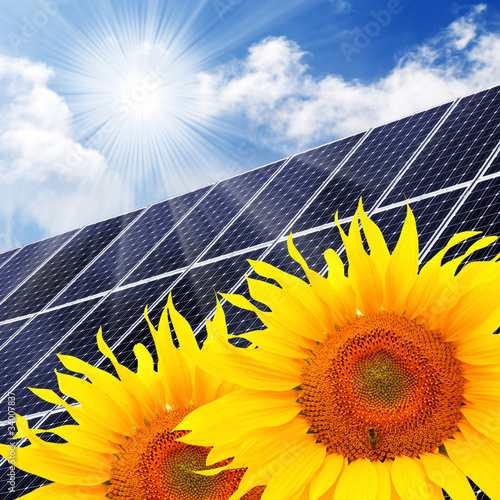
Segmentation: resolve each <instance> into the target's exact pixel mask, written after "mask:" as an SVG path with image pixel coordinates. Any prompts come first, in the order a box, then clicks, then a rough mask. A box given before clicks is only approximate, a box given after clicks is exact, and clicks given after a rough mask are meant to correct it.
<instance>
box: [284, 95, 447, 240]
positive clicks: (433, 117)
mask: <svg viewBox="0 0 500 500" xmlns="http://www.w3.org/2000/svg"><path fill="white" fill-rule="evenodd" d="M449 106H450V105H449V104H446V105H443V106H439V107H436V108H433V109H430V110H428V111H423V112H422V113H418V114H416V115H413V116H410V117H408V118H403V119H401V120H397V121H395V122H392V123H389V124H387V125H383V126H381V127H377V128H376V129H374V130H372V132H371V133H370V134H369V135H368V137H367V138H366V139H365V141H364V142H363V143H362V144H361V145H360V146H359V148H358V149H357V150H356V151H355V152H354V154H353V155H352V156H351V157H350V158H349V160H347V162H346V164H345V165H344V166H343V167H342V169H341V170H340V172H338V173H337V174H336V175H335V177H334V178H333V179H332V180H331V181H330V182H329V183H328V185H327V186H325V188H324V189H323V190H322V191H321V193H319V195H318V196H317V198H316V199H315V200H314V201H313V202H312V204H311V206H310V207H309V208H308V209H307V210H306V211H305V212H304V214H303V215H302V216H301V217H300V219H299V220H298V221H297V222H296V223H295V224H294V225H293V227H292V229H293V230H294V231H304V230H306V229H310V228H311V227H314V226H320V225H322V224H326V223H329V222H333V221H334V220H335V212H336V211H337V210H338V211H339V214H340V217H341V218H344V217H348V216H349V215H350V214H353V213H354V212H355V210H356V207H357V205H358V202H359V198H360V197H361V196H362V197H363V204H364V207H365V210H370V208H371V207H373V206H374V204H375V202H376V201H377V200H378V198H380V197H381V196H382V194H383V193H384V191H385V190H386V189H387V188H388V186H389V184H390V183H391V182H392V181H393V180H394V177H395V176H396V175H397V174H398V173H399V171H400V170H401V169H402V168H403V167H404V165H405V163H406V162H407V161H408V160H409V159H410V157H411V156H412V154H413V153H415V151H416V150H417V149H418V147H419V146H420V144H421V143H422V141H423V140H424V139H425V138H426V137H427V136H428V135H429V133H430V132H431V130H432V129H433V128H434V126H435V125H436V124H437V122H438V121H439V120H440V119H441V117H442V116H443V114H444V113H445V111H446V110H447V109H448V108H449ZM402 200H404V197H403V195H401V196H400V197H399V199H398V200H397V201H402Z"/></svg>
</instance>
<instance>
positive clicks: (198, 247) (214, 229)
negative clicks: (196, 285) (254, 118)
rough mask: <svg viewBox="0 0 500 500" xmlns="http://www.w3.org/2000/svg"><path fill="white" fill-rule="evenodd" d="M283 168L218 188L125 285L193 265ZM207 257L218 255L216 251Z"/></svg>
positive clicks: (253, 173) (247, 175) (243, 177)
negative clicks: (253, 197)
mask: <svg viewBox="0 0 500 500" xmlns="http://www.w3.org/2000/svg"><path fill="white" fill-rule="evenodd" d="M282 164H283V161H279V162H276V163H273V164H271V165H267V166H265V167H263V168H259V169H256V170H252V171H250V172H247V173H245V174H241V175H238V176H236V177H232V178H231V179H227V180H226V181H223V182H221V183H219V184H217V185H216V186H215V188H214V189H213V190H212V191H211V192H210V194H209V195H208V196H207V197H206V198H205V199H203V200H202V202H201V203H200V204H199V205H197V206H196V207H195V209H194V210H193V211H192V212H191V213H190V214H189V215H188V216H187V217H186V218H185V219H184V220H183V221H182V223H181V224H179V226H177V227H176V228H175V231H174V232H172V233H171V234H169V235H168V236H167V238H166V239H165V241H164V242H163V243H162V244H161V245H160V246H158V247H157V248H156V250H155V251H154V252H152V253H151V255H149V256H148V257H147V258H146V259H145V261H144V262H143V263H142V264H141V265H140V266H139V267H138V268H137V269H136V270H134V272H133V273H132V274H131V276H129V277H128V278H127V279H126V280H125V283H133V282H136V281H139V280H142V279H146V278H148V277H151V276H156V275H159V274H162V273H166V272H168V271H172V270H173V269H178V268H182V267H184V266H187V265H189V264H191V263H192V262H194V261H195V260H196V259H197V258H198V257H199V256H200V254H201V253H202V252H203V251H204V250H205V249H206V248H207V246H208V245H209V244H210V243H212V241H213V240H214V239H215V237H216V236H217V235H218V234H219V233H220V232H221V231H222V229H223V228H224V227H225V226H227V225H228V224H229V222H230V221H231V219H232V218H233V217H234V216H235V215H236V214H237V213H238V211H240V210H241V209H242V208H243V207H244V205H245V204H246V203H247V202H248V201H249V200H250V198H251V197H252V196H253V195H255V194H256V193H257V192H258V190H259V189H260V188H261V187H262V186H263V185H264V184H265V183H266V181H268V180H269V178H270V177H271V176H272V175H273V174H274V173H275V172H276V171H277V170H278V169H279V168H280V167H281V165H282ZM224 240H225V237H224ZM210 255H212V256H216V255H219V253H218V252H217V251H215V253H214V252H211V253H210Z"/></svg>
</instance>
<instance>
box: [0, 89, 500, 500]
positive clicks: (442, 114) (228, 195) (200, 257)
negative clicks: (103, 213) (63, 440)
mask: <svg viewBox="0 0 500 500" xmlns="http://www.w3.org/2000/svg"><path fill="white" fill-rule="evenodd" d="M499 151H500V87H495V88H491V89H487V90H484V91H482V92H478V93H476V94H472V95H469V96H465V97H463V98H460V99H457V100H455V101H454V102H451V103H447V104H443V105H442V106H437V107H435V108H432V109H429V110H426V111H422V112H420V113H417V114H415V115H412V116H409V117H405V118H401V119H399V120H395V121H393V122H391V123H388V124H385V125H381V126H379V127H376V128H373V129H370V130H368V131H366V132H363V133H359V134H356V135H354V136H351V137H347V138H345V139H340V140H336V141H334V142H331V143H329V144H325V145H322V146H319V147H317V148H313V149H311V150H308V151H305V152H302V153H298V154H295V155H292V156H290V157H288V158H285V159H283V160H280V161H278V162H275V163H271V164H269V165H265V166H263V167H260V168H257V169H255V170H252V171H250V172H246V173H244V174H240V175H238V176H235V177H232V178H230V179H227V180H225V181H221V182H218V183H216V184H214V185H212V186H207V187H205V188H202V189H199V190H197V191H194V192H192V193H187V194H185V195H182V196H178V197H175V198H172V199H170V200H166V201H164V202H160V203H156V204H153V205H151V206H149V207H146V208H144V209H140V210H136V211H134V212H131V213H129V214H125V215H122V216H119V217H114V218H111V219H107V220H105V221H102V222H99V223H97V224H92V225H89V226H85V227H83V228H81V229H79V230H75V231H71V232H68V233H65V234H63V235H60V236H56V237H54V238H48V239H46V240H43V241H40V242H37V243H33V244H30V245H26V246H24V247H22V248H20V249H16V250H11V251H9V252H5V253H3V254H0V342H1V343H0V345H1V346H2V348H1V349H0V364H1V366H2V367H3V371H2V376H1V378H0V386H1V388H2V394H3V395H2V398H0V402H2V401H4V400H5V398H6V396H7V393H8V392H9V391H13V392H15V394H16V411H17V412H18V413H20V414H22V415H25V416H26V417H27V418H28V420H29V421H30V423H31V425H32V426H34V427H36V426H42V427H43V426H52V425H62V424H63V423H68V422H71V418H70V417H69V416H68V415H67V414H66V412H64V411H61V410H60V409H58V408H54V407H52V406H51V405H49V404H46V403H44V402H43V401H41V400H39V399H38V398H35V397H34V396H33V395H32V394H31V393H30V391H28V390H27V389H26V387H28V386H34V387H45V388H53V389H55V388H56V378H55V375H54V372H53V370H54V368H57V369H58V370H60V371H64V369H63V367H62V366H61V365H60V363H59V362H58V360H57V358H56V356H55V353H56V352H60V353H64V354H72V355H75V356H78V357H80V358H82V359H84V360H85V361H87V362H89V363H92V364H95V365H97V366H100V367H102V368H105V369H107V370H110V371H112V367H111V364H110V363H109V361H108V360H107V358H104V357H103V356H102V355H101V354H100V352H99V351H98V349H97V346H96V342H95V335H96V333H97V330H98V328H99V327H100V326H102V327H103V332H104V338H105V340H106V341H107V343H108V345H110V346H111V347H112V348H113V350H114V352H115V353H116V355H117V357H118V359H119V361H120V362H121V363H123V364H125V365H127V366H129V367H130V368H132V369H134V368H135V358H134V356H133V354H132V345H133V344H134V343H136V342H143V343H144V344H145V345H146V346H147V347H152V339H151V337H150V335H149V330H148V327H147V324H146V322H145V320H144V318H143V311H144V306H145V305H146V304H148V310H149V311H150V317H151V319H152V321H153V323H157V322H158V320H159V317H160V314H161V311H162V309H163V307H164V305H165V303H166V300H167V295H168V293H169V292H170V291H171V292H172V294H173V297H174V303H175V304H176V307H177V308H178V309H179V311H180V312H181V313H182V314H183V315H185V316H186V318H187V319H188V320H189V321H190V323H191V324H192V326H193V328H194V329H195V331H196V332H198V337H199V339H200V340H201V339H202V338H203V335H204V333H203V330H204V328H203V327H204V318H205V317H207V316H209V315H211V314H213V312H214V306H215V294H214V290H216V291H221V292H233V293H242V294H244V295H246V294H247V292H246V285H245V283H244V276H245V274H251V273H252V271H251V268H250V266H249V264H248V263H247V259H261V260H266V261H267V262H270V263H272V264H274V265H277V266H279V267H280V268H282V269H284V270H285V271H288V272H291V273H293V274H295V275H297V276H299V277H304V276H303V273H302V270H301V268H300V266H298V265H297V264H296V263H295V262H294V261H293V260H292V259H291V258H290V257H289V255H288V252H287V250H286V239H287V236H288V234H289V233H290V231H293V234H294V242H295V244H296V246H297V248H298V249H299V250H300V251H301V252H302V254H303V255H304V256H305V258H306V260H307V261H308V263H309V265H310V267H311V268H312V269H315V270H316V271H317V272H320V273H325V272H326V267H325V262H324V259H323V253H324V250H325V249H326V248H328V247H331V248H333V249H335V250H336V251H337V252H339V254H340V255H341V257H342V258H343V259H344V260H345V255H344V253H343V247H342V241H341V238H340V236H339V232H338V229H337V228H336V227H335V223H334V215H335V211H336V210H339V215H340V219H341V223H342V224H344V225H347V224H348V223H349V222H350V219H351V218H352V215H353V213H354V210H355V207H356V205H357V203H358V199H359V197H360V196H363V201H364V206H365V209H366V210H367V211H368V213H369V215H370V216H371V217H372V218H373V220H374V221H375V222H376V223H377V224H378V225H379V227H380V228H381V229H382V232H383V234H384V236H385V238H386V241H387V243H388V245H389V248H391V249H392V248H393V247H394V245H395V244H396V241H397V237H398V235H399V232H400V229H401V226H402V223H403V220H404V215H405V211H406V200H408V202H409V203H410V206H411V208H412V210H413V212H414V214H415V218H416V221H417V227H418V230H419V245H420V255H421V259H422V261H426V260H428V259H429V258H430V257H431V256H432V255H433V253H434V252H435V251H437V249H440V248H442V246H443V244H444V242H445V241H446V240H447V239H448V238H449V237H450V236H451V235H452V234H454V233H456V232H459V231H462V230H466V229H467V230H473V229H475V230H480V231H483V232H484V233H485V234H497V235H500V215H499V207H500V199H499V198H500V194H499V193H500V156H499ZM459 250H460V247H458V248H457V249H456V251H459ZM499 252H500V248H499V245H498V244H497V245H496V246H491V248H488V249H484V250H483V251H481V253H480V255H481V257H482V258H492V257H493V256H494V255H496V254H497V253H499ZM224 309H225V312H226V317H227V322H228V326H229V330H230V332H231V333H234V334H239V333H243V332H244V331H248V330H250V329H258V328H261V324H260V322H259V320H258V319H256V317H255V315H254V314H253V313H250V312H247V311H242V310H237V309H236V308H234V307H232V306H231V305H229V304H227V303H226V304H225V305H224ZM236 342H239V340H237V341H236ZM3 404H5V403H3ZM6 424H7V421H5V420H4V421H2V422H0V438H2V441H3V442H6ZM5 469H6V463H5V461H2V464H1V468H0V471H1V473H5V472H4V471H5ZM41 484H45V481H44V480H43V479H40V478H36V477H34V476H31V475H27V474H24V473H21V472H19V473H18V474H17V475H16V490H17V493H16V494H15V495H12V494H10V493H8V492H7V484H6V481H3V482H2V483H1V484H0V492H1V495H2V498H5V499H10V498H16V497H17V496H20V495H21V494H24V493H27V492H29V491H31V490H33V489H34V488H36V487H38V486H39V485H41ZM475 490H476V492H477V493H476V495H477V498H479V499H481V500H483V499H486V497H485V496H484V494H483V493H481V492H480V491H479V490H478V489H477V488H475Z"/></svg>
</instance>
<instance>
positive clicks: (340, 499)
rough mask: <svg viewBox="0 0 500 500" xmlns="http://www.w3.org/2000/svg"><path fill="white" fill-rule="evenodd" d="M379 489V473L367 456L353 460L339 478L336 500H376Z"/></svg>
mask: <svg viewBox="0 0 500 500" xmlns="http://www.w3.org/2000/svg"><path fill="white" fill-rule="evenodd" d="M377 490H378V474H377V471H376V470H375V467H374V466H373V464H372V463H371V462H370V460H367V459H365V458H361V459H358V460H354V461H353V462H351V463H350V464H349V465H348V466H347V468H346V469H345V471H344V472H342V475H341V476H340V478H339V482H338V485H337V487H336V488H335V494H334V496H333V498H334V500H375V499H376V498H377Z"/></svg>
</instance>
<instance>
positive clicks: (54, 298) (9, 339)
mask: <svg viewBox="0 0 500 500" xmlns="http://www.w3.org/2000/svg"><path fill="white" fill-rule="evenodd" d="M146 211H147V208H146V209H143V210H142V212H141V213H140V214H139V215H137V217H135V218H134V219H133V220H132V221H131V222H130V223H129V224H127V226H126V227H125V228H124V229H123V230H122V231H120V233H119V234H118V235H117V236H115V238H113V240H112V241H111V242H110V243H109V244H108V245H107V246H106V247H105V248H103V249H102V250H101V251H100V252H99V253H98V254H97V256H96V257H94V258H93V259H92V261H91V262H90V263H89V264H88V265H87V266H85V267H84V268H83V270H82V271H80V272H79V273H78V274H77V275H76V276H75V277H74V278H73V279H72V280H71V281H70V282H69V283H68V284H67V285H66V286H65V287H64V288H63V289H62V290H61V291H60V292H59V293H58V294H57V295H56V296H55V297H53V298H52V300H51V301H50V302H48V303H47V304H46V305H45V306H44V307H43V308H42V309H40V310H39V311H36V312H34V313H33V314H30V315H29V317H30V319H29V320H28V321H27V322H26V323H25V324H24V325H22V327H21V328H19V329H18V330H16V331H15V332H14V333H13V334H12V335H11V336H10V337H9V338H8V339H7V340H6V341H5V342H4V343H3V344H2V345H1V346H0V350H2V349H3V348H4V347H5V346H6V345H7V344H8V343H9V342H11V341H12V340H13V339H14V338H15V337H16V336H17V334H18V333H19V332H20V331H21V330H22V329H23V328H24V327H26V326H28V325H29V324H30V323H31V321H33V319H34V318H35V316H37V315H38V314H42V313H44V312H46V311H47V310H49V309H51V307H50V304H52V303H53V302H54V301H55V300H56V299H57V298H58V297H59V296H60V295H61V294H62V293H64V292H65V291H66V290H67V289H68V287H70V286H71V285H72V284H73V283H74V282H75V280H76V279H78V277H79V276H80V275H81V274H82V273H83V272H84V271H85V270H86V269H88V267H89V266H90V265H92V264H93V263H94V262H95V261H96V260H97V259H98V258H100V257H101V256H102V254H103V253H104V252H105V251H106V250H107V249H108V248H109V247H110V246H111V245H112V244H113V243H114V242H115V241H116V240H117V239H118V238H119V237H120V236H121V235H122V234H123V233H124V232H125V231H127V229H128V228H129V227H130V226H132V224H134V222H135V221H136V220H137V219H138V218H140V217H141V216H142V214H143V213H144V212H146ZM129 213H130V212H129ZM119 217H121V216H119ZM106 220H108V219H106ZM90 225H93V224H90ZM86 227H89V226H83V227H82V228H80V230H79V231H77V233H75V234H74V236H73V237H75V236H76V235H77V234H79V233H80V232H81V231H83V229H85V228H86ZM73 237H71V238H70V239H69V240H68V241H67V242H66V243H69V241H71V240H72V239H73ZM65 245H66V244H64V245H62V246H61V247H60V248H59V249H58V250H57V252H54V253H52V254H51V256H50V257H49V258H48V259H46V260H45V261H44V262H43V264H41V265H40V266H38V267H37V269H36V270H35V271H34V272H33V273H31V274H30V276H29V277H28V278H26V279H25V280H24V281H23V283H25V282H26V281H27V280H28V279H29V278H30V277H31V276H33V274H35V273H36V272H37V271H38V270H39V269H40V268H41V267H42V266H44V265H45V264H46V263H47V262H48V261H49V260H50V259H51V258H52V257H53V256H54V255H56V254H57V253H59V251H60V250H61V249H62V248H63V247H64V246H65ZM20 286H21V285H19V286H18V287H16V288H15V290H17V289H18V288H19V287H20ZM15 290H13V291H12V292H11V293H9V294H8V295H7V296H6V297H5V298H4V299H3V300H2V301H1V302H0V304H1V303H2V302H3V301H4V300H5V299H7V297H9V296H10V295H12V293H14V291H15ZM64 305H67V304H64ZM52 309H60V307H54V308H52ZM16 319H17V318H16ZM0 401H1V400H0Z"/></svg>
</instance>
